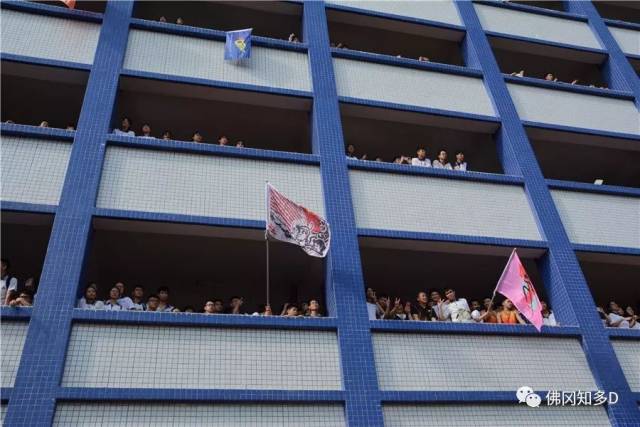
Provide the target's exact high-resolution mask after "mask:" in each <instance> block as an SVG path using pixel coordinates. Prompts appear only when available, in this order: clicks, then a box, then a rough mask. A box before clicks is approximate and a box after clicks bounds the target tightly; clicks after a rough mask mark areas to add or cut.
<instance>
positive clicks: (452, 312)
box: [444, 298, 472, 322]
mask: <svg viewBox="0 0 640 427" xmlns="http://www.w3.org/2000/svg"><path fill="white" fill-rule="evenodd" d="M444 317H445V318H447V319H448V318H451V321H452V322H471V321H472V319H471V313H470V310H469V303H467V300H466V299H464V298H458V299H457V300H455V301H453V302H450V303H449V304H447V305H445V306H444Z"/></svg>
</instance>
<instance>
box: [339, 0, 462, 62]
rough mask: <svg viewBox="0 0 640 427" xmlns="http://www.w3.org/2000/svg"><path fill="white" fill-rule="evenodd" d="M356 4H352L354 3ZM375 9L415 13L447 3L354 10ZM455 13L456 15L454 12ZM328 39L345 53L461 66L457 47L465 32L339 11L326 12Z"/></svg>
mask: <svg viewBox="0 0 640 427" xmlns="http://www.w3.org/2000/svg"><path fill="white" fill-rule="evenodd" d="M354 3H355V2H354ZM369 4H372V5H376V6H379V7H380V8H382V9H396V8H397V7H398V6H399V5H400V4H403V5H408V6H407V10H406V11H405V13H410V12H411V11H416V12H417V10H416V9H427V8H430V7H431V6H432V5H440V6H443V5H446V4H450V5H451V7H453V8H454V9H455V6H454V5H453V3H450V2H438V3H436V2H433V3H430V4H428V5H427V4H426V3H420V2H418V3H414V5H411V2H398V3H396V2H375V3H366V2H365V3H359V2H358V3H357V4H356V6H360V7H362V6H366V5H369ZM456 13H457V12H456ZM327 21H328V24H329V39H330V40H331V42H332V46H334V47H338V48H341V47H344V51H345V52H356V53H357V52H366V53H369V54H377V55H388V56H391V57H402V58H407V59H411V60H415V61H417V60H418V59H419V58H420V57H423V58H428V61H429V62H434V63H441V64H450V65H458V66H462V65H464V61H463V59H462V51H461V47H460V43H461V41H462V39H463V38H464V32H463V31H461V30H459V29H451V28H448V27H446V28H443V27H439V26H431V25H424V24H423V23H415V22H412V21H409V20H403V19H390V18H388V17H380V16H377V15H370V14H361V13H350V12H345V11H343V10H342V9H333V8H330V7H329V8H328V9H327Z"/></svg>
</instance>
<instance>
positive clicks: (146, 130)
mask: <svg viewBox="0 0 640 427" xmlns="http://www.w3.org/2000/svg"><path fill="white" fill-rule="evenodd" d="M140 137H141V138H149V139H156V137H155V136H153V135H151V126H149V124H148V123H145V124H143V125H142V135H140Z"/></svg>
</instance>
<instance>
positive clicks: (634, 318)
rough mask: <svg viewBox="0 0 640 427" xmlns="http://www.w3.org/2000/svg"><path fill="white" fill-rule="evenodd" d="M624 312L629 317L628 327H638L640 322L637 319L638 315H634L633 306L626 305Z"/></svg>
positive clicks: (639, 327)
mask: <svg viewBox="0 0 640 427" xmlns="http://www.w3.org/2000/svg"><path fill="white" fill-rule="evenodd" d="M625 313H626V315H627V316H629V317H628V319H629V328H631V329H640V323H638V320H640V319H639V318H638V316H636V313H635V311H634V310H633V308H632V307H631V306H630V305H629V306H627V309H626V310H625Z"/></svg>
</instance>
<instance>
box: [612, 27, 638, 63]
mask: <svg viewBox="0 0 640 427" xmlns="http://www.w3.org/2000/svg"><path fill="white" fill-rule="evenodd" d="M609 31H611V35H613V38H614V39H616V42H618V45H619V46H620V49H622V51H623V52H624V53H625V54H627V55H636V56H640V31H638V30H632V29H630V28H621V27H614V26H612V25H609Z"/></svg>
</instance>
